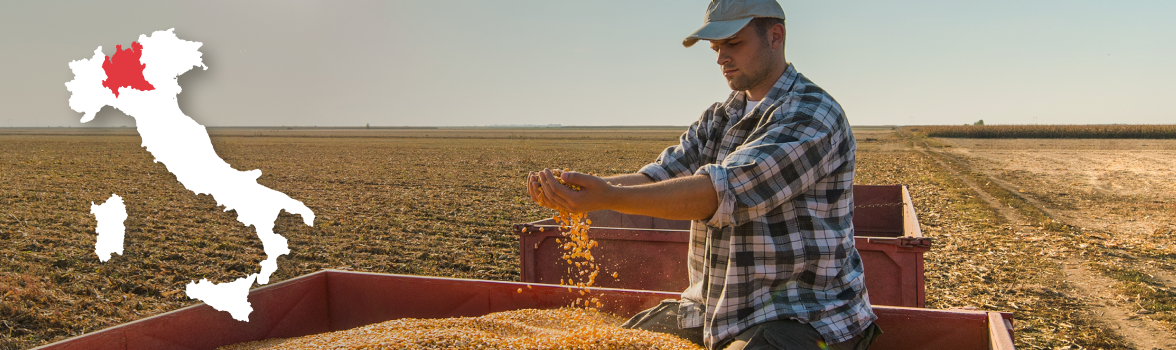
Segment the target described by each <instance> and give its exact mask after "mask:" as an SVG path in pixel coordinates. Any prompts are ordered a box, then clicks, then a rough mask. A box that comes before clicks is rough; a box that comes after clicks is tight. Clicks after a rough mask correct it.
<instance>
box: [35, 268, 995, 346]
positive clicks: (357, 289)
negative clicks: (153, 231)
mask: <svg viewBox="0 0 1176 350" xmlns="http://www.w3.org/2000/svg"><path fill="white" fill-rule="evenodd" d="M590 290H591V291H592V294H593V295H595V296H597V297H599V298H601V299H602V300H604V302H605V307H604V311H607V312H611V313H614V314H617V315H632V314H635V313H637V312H639V311H641V310H644V309H646V308H649V307H652V306H653V305H657V303H658V302H659V301H661V300H663V299H673V298H677V296H678V294H677V293H667V292H652V291H638V290H623V289H602V288H591V289H590ZM578 297H580V294H579V292H578V291H576V290H569V289H568V288H566V287H561V286H554V285H543V284H531V283H522V282H498V281H481V280H467V279H455V278H438V277H421V276H405V275H390V274H377V273H363V272H349V271H335V270H327V271H322V272H317V273H314V274H310V275H306V276H302V277H298V278H294V279H291V280H287V281H283V282H280V283H276V284H274V285H271V286H267V287H263V288H258V289H255V290H252V291H250V295H249V300H250V302H252V303H253V308H254V310H255V311H254V312H253V314H251V315H250V318H251V319H252V320H253V322H250V323H245V322H240V321H236V320H233V319H232V318H231V317H229V315H228V314H227V313H224V312H220V311H216V310H213V309H212V308H210V307H208V306H206V305H203V304H201V305H197V306H192V307H187V308H183V309H180V310H176V311H172V312H168V313H165V314H162V315H158V316H154V317H149V318H146V319H143V320H139V321H135V322H131V323H127V324H123V325H119V326H115V327H111V328H107V329H104V330H101V331H98V332H95V333H91V334H86V335H83V336H79V337H75V338H71V339H67V340H64V341H61V342H58V343H54V344H49V345H47V346H45V347H42V348H44V349H127V350H138V349H158V348H168V349H214V348H216V347H219V346H224V345H230V344H234V343H238V342H244V341H253V340H262V339H268V338H274V337H296V336H302V335H309V334H315V333H321V332H326V331H332V330H342V329H347V328H349V327H355V326H363V325H367V324H371V323H376V322H382V321H387V320H390V319H395V318H400V317H419V318H440V317H452V316H481V315H484V314H487V313H491V312H499V311H507V310H516V309H522V308H540V309H545V308H556V307H561V306H567V305H568V304H570V303H571V301H572V300H575V298H578ZM874 313H875V314H877V315H878V321H877V322H878V325H879V326H880V327H881V328H882V330H883V332H884V333H885V334H883V335H882V337H881V338H879V340H878V342H877V343H875V344H874V346H873V347H871V349H876V350H890V349H913V350H920V349H959V350H982V349H988V348H989V346H992V345H993V344H1003V345H1000V346H1002V347H1000V348H997V349H1012V348H1011V340H1009V339H1011V333H1009V332H1008V331H1010V330H1011V323H1007V320H1009V319H1010V318H1011V316H1012V315H1011V314H1002V313H988V312H983V311H969V310H929V309H918V308H904V307H888V306H877V307H875V308H874ZM993 315H995V316H993ZM993 317H995V321H994V318H993ZM328 323H330V325H328Z"/></svg>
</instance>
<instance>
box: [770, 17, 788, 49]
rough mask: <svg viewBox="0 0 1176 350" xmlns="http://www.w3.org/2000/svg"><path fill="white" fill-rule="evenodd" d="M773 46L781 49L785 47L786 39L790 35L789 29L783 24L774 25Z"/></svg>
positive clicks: (772, 31)
mask: <svg viewBox="0 0 1176 350" xmlns="http://www.w3.org/2000/svg"><path fill="white" fill-rule="evenodd" d="M771 33H772V48H773V49H780V48H782V47H784V39H785V38H787V36H788V29H785V28H784V25H783V24H780V23H776V25H774V26H772V30H771Z"/></svg>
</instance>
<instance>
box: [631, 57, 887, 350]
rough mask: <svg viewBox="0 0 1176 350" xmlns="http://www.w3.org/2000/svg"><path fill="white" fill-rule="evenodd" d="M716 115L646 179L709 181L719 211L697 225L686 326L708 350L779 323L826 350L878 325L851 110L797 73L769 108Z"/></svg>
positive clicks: (683, 312)
mask: <svg viewBox="0 0 1176 350" xmlns="http://www.w3.org/2000/svg"><path fill="white" fill-rule="evenodd" d="M746 101H747V97H746V96H745V93H744V92H741V91H737V92H732V93H731V95H730V97H728V98H727V101H726V102H724V103H715V104H714V105H712V106H711V107H710V108H709V109H707V110H706V112H705V113H703V115H702V117H701V118H700V119H699V120H698V121H697V122H694V124H693V125H691V126H690V129H689V130H687V131H686V133H684V134H682V137H681V143H680V144H679V145H676V146H672V147H669V148H667V149H666V150H665V151H664V152H662V154H661V156H659V157H658V158H657V161H656V162H654V163H651V164H649V165H646V166H645V167H643V168H642V169H641V170H640V171H639V172H640V173H643V174H645V175H648V176H649V177H650V178H652V179H653V180H654V181H664V180H668V179H671V178H675V177H680V176H689V175H691V174H706V175H708V176H709V177H710V179H711V182H712V183H713V185H714V188H715V192H716V193H717V194H718V199H719V205H718V210H716V211H715V214H714V216H713V217H711V218H710V219H709V220H708V221H694V222H693V223H692V224H691V232H690V237H691V238H690V240H691V243H690V248H689V254H688V255H689V263H688V270H689V275H690V286H689V287H688V288H687V289H686V291H685V292H683V293H682V299H683V303H682V304H681V306H680V309H679V315H680V316H679V320H678V324H679V326H680V327H681V328H693V327H700V326H701V327H703V334H704V341H705V342H706V345H707V347H708V348H714V347H715V346H717V345H718V344H720V343H721V342H723V341H725V340H728V339H730V338H733V337H734V336H736V335H738V334H739V333H740V332H742V331H743V330H746V329H748V328H750V327H752V326H754V325H756V324H759V323H763V322H767V321H771V320H786V319H795V320H797V321H800V322H805V323H808V324H811V325H812V326H813V327H815V328H816V329H817V331H819V332H820V333H821V336H822V337H823V338H824V339H825V342H826V343H829V344H835V343H839V342H842V341H846V340H849V339H850V338H852V337H853V336H855V335H857V334H858V333H861V332H862V331H864V330H865V328H866V327H868V326H869V325H870V323H871V322H873V321H874V320H875V319H876V318H877V317H876V316H874V312H873V310H872V309H871V308H870V302H869V296H868V294H867V293H866V286H865V280H864V277H863V276H864V275H863V270H862V259H861V257H860V256H859V255H858V251H857V248H855V247H854V242H853V172H854V150H855V149H856V148H857V144H856V141H854V138H853V134H852V133H851V131H850V128H849V122H848V121H847V120H846V118H845V115H844V113H843V112H842V111H841V106H840V105H838V104H837V101H834V100H833V97H831V96H829V94H828V93H826V92H825V91H824V90H822V89H821V88H820V87H817V85H815V84H813V82H812V81H809V80H808V79H807V78H805V77H804V76H803V75H801V74H800V73H797V72H796V70H795V69H794V68H793V66H792V65H791V64H790V65H789V66H788V69H787V70H786V71H785V73H784V75H783V76H781V77H780V79H779V80H778V81H776V84H775V85H774V86H772V89H771V91H769V92H768V94H767V96H765V97H764V100H763V101H761V102H760V103H759V105H757V106H756V107H755V109H754V110H752V111H751V112H749V113H748V114H747V115H742V113H741V112H742V111H743V110H744V106H745V105H746Z"/></svg>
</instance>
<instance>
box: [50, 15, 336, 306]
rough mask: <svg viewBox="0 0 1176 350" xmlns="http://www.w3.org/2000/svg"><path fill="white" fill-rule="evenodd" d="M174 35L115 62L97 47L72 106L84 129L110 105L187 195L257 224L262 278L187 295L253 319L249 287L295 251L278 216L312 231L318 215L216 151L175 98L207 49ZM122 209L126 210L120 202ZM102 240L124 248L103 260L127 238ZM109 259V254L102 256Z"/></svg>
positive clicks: (193, 289)
mask: <svg viewBox="0 0 1176 350" xmlns="http://www.w3.org/2000/svg"><path fill="white" fill-rule="evenodd" d="M173 31H174V28H173V29H168V30H165V31H157V32H155V33H152V34H151V36H147V35H140V36H139V40H138V41H136V42H132V43H131V44H130V45H129V47H126V48H124V47H123V46H122V45H118V46H117V48H116V50H115V52H114V54H113V55H111V56H110V57H107V56H106V55H104V54H103V53H102V47H101V46H99V47H98V49H96V50H94V56H92V57H90V58H88V59H80V60H77V61H73V62H70V63H69V68H70V69H71V70H73V74H74V79H73V80H72V81H70V82H68V83H65V86H66V89H67V90H69V91H70V93H71V94H72V95H71V96H70V98H69V107H70V108H71V109H73V110H74V111H77V112H79V113H82V114H83V115H82V119H81V121H82V122H83V123H85V122H88V121H91V120H93V119H94V115H95V114H96V113H98V111H99V110H100V109H102V107H105V106H111V107H114V108H116V109H118V110H120V111H122V112H123V113H125V114H126V115H128V116H131V117H132V118H134V119H135V126H136V128H137V130H138V132H139V136H140V137H142V139H143V147H144V148H146V149H147V151H148V152H150V153H151V155H152V156H154V157H155V161H156V162H160V163H163V165H164V166H166V167H167V170H168V171H169V172H171V173H172V174H173V175H175V176H176V179H177V180H179V182H180V183H181V184H182V185H184V187H185V188H187V189H188V190H191V191H192V192H195V193H196V194H209V195H212V197H213V198H214V199H215V200H216V201H217V204H218V205H223V206H224V207H225V211H229V210H236V211H237V221H239V222H241V223H242V224H244V225H245V226H247V227H248V226H253V229H254V230H255V232H256V233H257V237H258V238H259V239H261V243H262V245H263V246H264V250H265V254H266V259H265V260H263V261H262V262H261V272H260V273H255V274H251V275H249V276H245V277H242V278H240V279H237V280H236V281H233V282H228V283H221V284H216V283H213V282H210V281H208V280H207V279H201V280H200V281H199V282H191V283H188V285H187V289H186V292H187V294H188V297H190V298H193V299H199V300H201V301H204V302H205V303H206V304H208V305H209V306H212V307H213V308H215V309H217V310H221V311H227V312H229V314H230V315H232V316H233V318H235V319H237V320H241V321H248V320H249V313H251V312H252V311H253V308H252V306H250V304H249V301H248V300H247V296H248V295H249V288H250V287H251V286H253V283H254V282H257V283H258V284H266V283H269V278H270V275H272V274H273V273H274V272H275V271H277V269H278V256H280V255H283V254H288V253H290V249H289V247H288V246H287V244H286V238H285V237H282V236H281V235H278V234H276V233H274V232H273V228H274V222H275V221H276V220H277V218H278V214H279V213H280V212H281V211H282V210H285V211H286V212H288V213H291V214H298V215H301V217H302V221H303V222H304V223H305V224H306V225H309V226H313V225H314V212H312V211H311V210H310V208H307V207H306V205H303V204H302V202H300V201H297V200H294V199H292V198H290V197H289V196H287V195H285V194H283V193H281V192H278V191H275V190H273V189H270V188H268V187H265V186H262V185H260V184H258V183H257V178H258V177H260V176H261V170H256V169H255V170H250V171H238V170H236V169H233V168H232V167H231V166H230V165H229V163H227V162H225V161H224V160H223V159H221V158H220V156H218V155H217V154H216V151H214V150H213V148H212V142H211V140H210V139H209V137H208V131H207V130H206V129H205V128H204V126H203V125H200V124H199V123H196V121H195V120H192V118H189V117H188V116H186V115H184V113H183V112H181V111H180V107H179V103H178V101H177V99H176V96H177V95H179V93H180V90H181V89H180V85H179V82H178V81H177V77H179V75H180V74H183V73H185V72H187V71H189V70H191V69H192V68H196V67H201V68H204V69H208V67H207V66H205V65H204V62H203V60H202V59H201V55H202V53H201V52H200V51H199V50H198V49H199V48H200V46H201V45H203V44H202V43H200V42H194V41H186V40H181V39H179V38H178V37H176V35H175V33H174V32H173ZM115 198H119V197H117V195H114V196H112V197H111V200H114V199H115ZM117 205H118V206H119V207H120V209H119V210H121V206H122V205H123V203H122V200H121V198H119V199H118V204H117ZM123 215H124V216H122V217H121V219H125V211H124V214H123ZM104 217H116V218H117V217H118V215H117V213H116V214H109V215H101V216H97V215H96V218H97V220H99V224H98V226H99V227H112V226H111V225H110V224H107V223H105V222H103V220H105V219H104ZM121 224H122V223H121V220H119V222H118V226H117V227H118V228H121ZM111 231H116V230H106V232H101V234H100V236H101V235H111V234H116V233H112V232H111ZM117 234H120V235H121V232H118V233H117ZM100 242H117V243H119V247H118V248H113V247H96V248H97V250H96V253H98V254H99V255H103V253H104V252H118V253H120V254H121V250H122V248H121V243H122V238H121V236H118V237H110V236H107V237H106V238H105V239H103V240H102V241H100ZM106 244H109V243H106ZM109 255H110V253H105V256H104V258H105V257H109ZM102 260H106V259H102Z"/></svg>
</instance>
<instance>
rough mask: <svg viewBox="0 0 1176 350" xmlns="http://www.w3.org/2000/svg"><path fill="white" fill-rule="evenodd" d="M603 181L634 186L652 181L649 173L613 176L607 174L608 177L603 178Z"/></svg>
mask: <svg viewBox="0 0 1176 350" xmlns="http://www.w3.org/2000/svg"><path fill="white" fill-rule="evenodd" d="M604 181H608V183H610V184H613V185H620V186H636V185H644V184H647V183H652V182H653V179H651V178H650V177H649V175H645V174H641V173H636V174H621V175H613V176H609V177H606V178H604Z"/></svg>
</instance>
